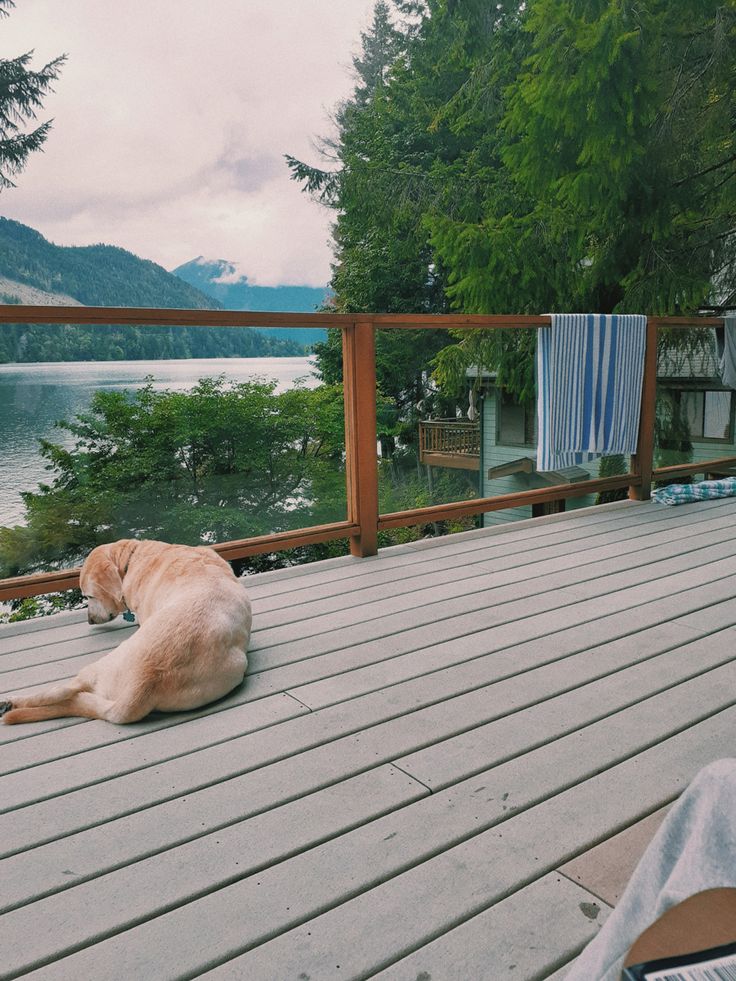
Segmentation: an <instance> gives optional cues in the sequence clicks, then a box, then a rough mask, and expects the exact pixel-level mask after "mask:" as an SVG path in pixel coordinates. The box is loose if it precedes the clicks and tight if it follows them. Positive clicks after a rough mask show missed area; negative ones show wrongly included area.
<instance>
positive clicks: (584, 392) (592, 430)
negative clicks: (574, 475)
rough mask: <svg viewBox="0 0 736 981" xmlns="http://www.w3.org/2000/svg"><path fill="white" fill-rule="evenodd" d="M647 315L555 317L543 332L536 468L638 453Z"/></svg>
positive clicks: (540, 336) (540, 337) (539, 355)
mask: <svg viewBox="0 0 736 981" xmlns="http://www.w3.org/2000/svg"><path fill="white" fill-rule="evenodd" d="M646 324H647V318H646V317H643V316H639V315H638V314H598V313H560V314H552V323H551V325H550V326H549V327H540V328H539V330H538V331H537V386H538V396H537V423H538V439H537V470H559V469H560V468H562V467H572V466H575V465H577V464H581V463H587V462H589V461H590V460H593V459H595V457H597V456H600V455H601V454H608V455H611V454H618V453H623V454H630V453H635V452H636V446H637V442H638V436H639V410H640V407H641V386H642V378H643V375H644V350H645V347H646Z"/></svg>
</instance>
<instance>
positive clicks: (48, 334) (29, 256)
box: [0, 218, 307, 363]
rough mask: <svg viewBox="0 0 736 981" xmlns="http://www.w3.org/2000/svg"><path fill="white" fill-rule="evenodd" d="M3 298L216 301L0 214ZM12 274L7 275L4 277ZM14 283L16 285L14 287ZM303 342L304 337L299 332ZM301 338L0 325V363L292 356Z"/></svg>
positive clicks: (146, 266)
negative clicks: (26, 293) (37, 293)
mask: <svg viewBox="0 0 736 981" xmlns="http://www.w3.org/2000/svg"><path fill="white" fill-rule="evenodd" d="M0 276H1V277H3V281H4V286H3V291H2V294H0V301H1V302H4V303H17V302H20V301H21V299H22V296H21V295H20V294H21V293H22V292H23V289H24V288H29V287H32V288H34V289H37V290H44V291H45V292H46V293H48V294H64V295H65V296H66V297H72V298H74V299H75V300H77V301H79V302H80V303H81V304H84V305H86V306H128V307H179V308H187V309H196V310H204V309H212V308H219V307H220V306H221V304H220V303H219V302H218V301H217V300H215V299H213V298H212V297H210V296H205V295H204V294H203V293H201V292H200V291H199V290H198V289H195V288H194V287H193V286H191V285H189V284H188V283H186V282H184V281H183V280H181V279H179V278H178V277H177V276H174V275H172V274H171V273H169V272H167V271H166V270H165V269H164V268H163V267H162V266H158V265H156V263H155V262H150V261H148V260H147V259H140V258H139V257H138V256H135V255H133V254H132V253H131V252H126V251H125V250H124V249H119V248H115V247H113V246H110V245H91V246H74V247H67V246H59V245H54V244H53V243H51V242H49V241H47V240H46V239H45V238H44V237H43V236H42V235H41V234H40V233H39V232H37V231H35V230H34V229H32V228H29V227H28V226H27V225H22V224H20V223H19V222H17V221H10V220H9V219H7V218H0ZM8 281H10V282H8ZM13 283H17V284H18V288H17V289H16V290H14V288H13V285H12V284H13ZM302 340H303V341H304V342H306V340H307V339H306V338H304V339H302ZM303 352H304V346H303V343H300V342H299V340H293V341H290V340H284V339H281V338H274V337H272V336H269V335H268V333H264V332H261V331H255V330H251V329H248V328H244V329H237V328H215V329H207V330H204V329H201V328H189V327H174V328H159V327H126V328H121V327H89V326H80V325H74V324H71V325H63V326H62V325H58V326H57V325H27V324H17V325H16V324H13V325H6V326H3V327H2V328H0V363H6V362H9V361H20V362H30V361H110V360H141V359H143V360H153V359H161V358H164V359H166V358H228V357H246V358H247V357H264V356H269V355H270V356H273V355H296V354H302V353H303Z"/></svg>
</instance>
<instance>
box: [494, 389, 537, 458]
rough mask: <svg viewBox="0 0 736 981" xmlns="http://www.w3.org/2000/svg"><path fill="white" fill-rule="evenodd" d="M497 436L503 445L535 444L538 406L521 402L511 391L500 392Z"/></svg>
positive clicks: (498, 441) (497, 410) (497, 402)
mask: <svg viewBox="0 0 736 981" xmlns="http://www.w3.org/2000/svg"><path fill="white" fill-rule="evenodd" d="M496 412H497V426H496V429H497V437H496V442H497V443H498V444H500V445H502V446H534V436H535V427H536V421H537V413H536V406H535V405H534V404H533V403H530V402H526V403H524V404H520V403H519V402H517V401H516V399H515V398H514V397H513V395H511V394H510V393H509V392H498V397H497V399H496Z"/></svg>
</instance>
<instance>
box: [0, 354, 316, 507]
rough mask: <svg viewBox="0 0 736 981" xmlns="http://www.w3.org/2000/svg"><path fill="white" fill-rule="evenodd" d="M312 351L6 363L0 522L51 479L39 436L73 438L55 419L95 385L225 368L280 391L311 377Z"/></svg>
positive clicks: (196, 375) (0, 387)
mask: <svg viewBox="0 0 736 981" xmlns="http://www.w3.org/2000/svg"><path fill="white" fill-rule="evenodd" d="M312 370H313V362H312V361H311V360H310V359H309V358H202V359H187V360H182V361H84V362H63V363H54V364H22V365H20V364H14V365H0V525H5V526H8V525H14V524H23V502H22V500H21V497H20V492H21V491H24V490H34V489H35V488H36V486H37V485H38V483H39V481H42V482H43V481H45V482H50V480H51V479H52V474H51V473H50V472H49V471H47V470H46V469H45V467H44V461H43V459H42V458H41V456H40V455H39V452H38V440H39V439H50V440H52V441H53V442H55V443H60V444H62V445H63V446H70V445H71V444H72V442H73V437H72V436H71V434H70V433H66V432H65V431H64V430H62V429H58V428H56V427H55V426H54V423H55V422H56V420H57V419H71V418H72V417H73V416H74V415H76V414H77V413H78V412H84V411H86V410H87V409H88V408H89V404H90V400H91V398H92V394H93V392H95V391H96V390H97V389H99V388H105V389H123V388H130V389H135V388H138V387H139V386H140V385H142V384H144V383H145V379H146V376H147V375H153V377H154V379H155V380H154V387H155V388H159V389H161V388H168V389H173V390H177V391H185V390H186V389H189V388H191V387H192V386H193V385H195V384H196V383H197V381H199V379H200V378H205V377H214V376H216V375H221V374H224V375H225V376H226V377H227V378H229V379H232V380H233V381H247V380H248V379H252V378H266V379H269V380H273V381H275V382H276V383H277V391H283V390H284V389H286V388H289V387H290V386H291V385H293V384H294V381H295V380H296V379H297V378H304V377H306V378H307V384H309V385H316V384H317V380H316V378H314V376H313V375H312Z"/></svg>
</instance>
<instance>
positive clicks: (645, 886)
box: [565, 759, 736, 981]
mask: <svg viewBox="0 0 736 981" xmlns="http://www.w3.org/2000/svg"><path fill="white" fill-rule="evenodd" d="M721 886H730V887H734V886H736V759H724V760H716V761H715V762H714V763H710V764H709V765H708V766H706V767H704V769H702V770H701V771H700V772H699V773H698V774H697V775H696V777H695V778H694V780H693V781H692V783H691V784H690V785H689V787H688V788H687V789H686V790H685V792H684V793H683V795H682V796H681V797H680V799H679V800H678V801H677V802H676V803H675V804H674V806H673V807H672V810H671V811H670V813H669V814H668V815H667V817H666V818H665V820H664V823H663V824H662V825H661V827H660V828H659V830H658V831H657V833H656V835H655V836H654V838H653V839H652V841H651V843H650V844H649V847H648V848H647V850H646V851H645V852H644V855H643V856H642V858H641V861H640V862H639V864H638V865H637V867H636V870H635V871H634V874H633V875H632V877H631V879H630V881H629V884H628V885H627V887H626V889H625V891H624V894H623V896H622V897H621V899H620V901H619V903H618V905H617V906H616V909H615V910H614V911H613V913H612V914H611V915H610V916H609V918H608V920H607V921H606V924H605V926H604V927H603V928H602V929H601V932H600V933H599V934H598V936H597V937H595V938H594V939H593V940H592V941H591V942H590V943H589V944H588V946H587V947H586V948H585V950H583V952H582V953H581V954H580V956H579V957H578V959H577V960H576V961H575V963H574V964H573V966H572V968H571V969H570V971H569V973H568V974H567V975H566V977H565V981H619V979H620V977H621V970H622V966H623V961H624V958H625V956H626V953H627V952H628V950H629V948H630V947H631V945H632V944H633V943H634V941H635V940H636V939H637V937H638V936H639V935H640V934H641V933H643V931H644V930H645V929H646V928H647V927H648V926H650V925H651V924H652V923H654V921H655V920H657V919H658V918H659V917H660V916H661V915H662V914H663V913H664V912H665V910H667V909H669V908H670V906H674V905H675V904H676V903H679V902H682V900H683V899H687V898H688V896H692V895H694V894H695V893H698V892H702V891H703V890H704V889H715V888H717V887H721Z"/></svg>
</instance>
